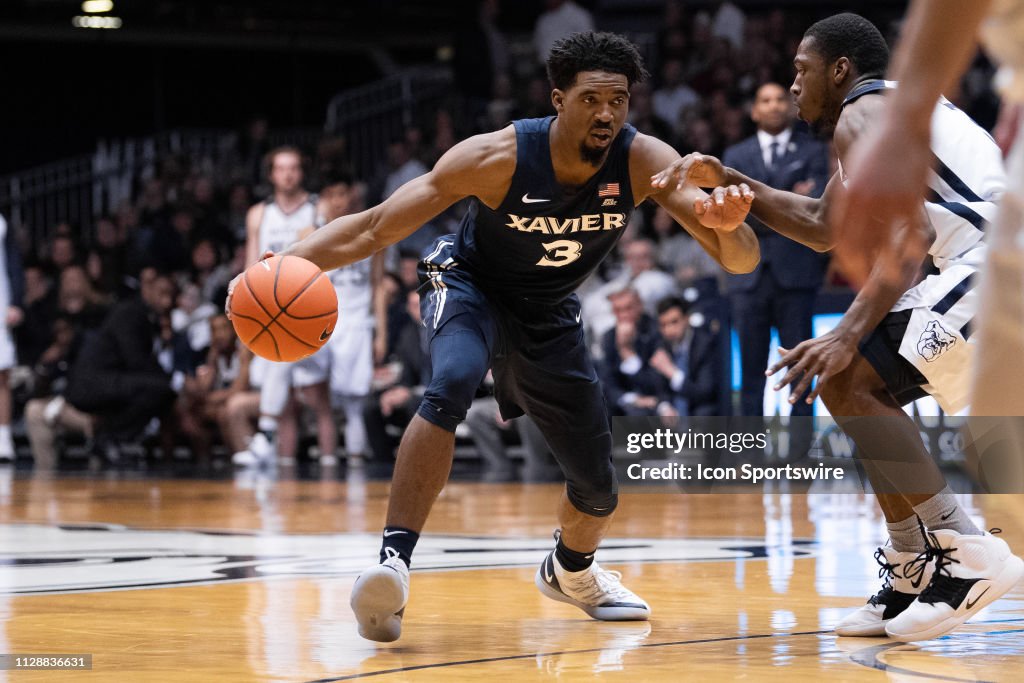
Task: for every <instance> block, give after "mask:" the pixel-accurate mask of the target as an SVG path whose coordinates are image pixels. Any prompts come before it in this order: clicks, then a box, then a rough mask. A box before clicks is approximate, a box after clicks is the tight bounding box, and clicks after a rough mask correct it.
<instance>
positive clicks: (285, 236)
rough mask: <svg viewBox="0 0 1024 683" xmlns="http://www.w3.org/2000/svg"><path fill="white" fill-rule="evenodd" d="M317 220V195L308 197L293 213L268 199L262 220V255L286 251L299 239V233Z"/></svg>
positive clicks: (264, 206)
mask: <svg viewBox="0 0 1024 683" xmlns="http://www.w3.org/2000/svg"><path fill="white" fill-rule="evenodd" d="M315 220H316V195H314V194H311V195H309V197H308V199H307V200H306V201H305V202H303V203H302V205H300V206H299V208H297V209H295V210H294V211H292V212H291V213H285V212H284V211H282V210H281V207H280V206H278V204H277V202H275V201H273V200H268V201H267V202H266V203H265V204H264V205H263V220H262V221H260V255H261V256H262V255H263V254H264V252H267V251H272V252H274V253H275V254H276V253H277V252H279V251H284V250H285V249H286V248H288V247H290V246H291V245H292V244H294V243H295V242H297V241H298V239H299V233H300V232H301V231H302V230H303V229H304V228H308V227H309V226H311V225H313V224H314V221H315Z"/></svg>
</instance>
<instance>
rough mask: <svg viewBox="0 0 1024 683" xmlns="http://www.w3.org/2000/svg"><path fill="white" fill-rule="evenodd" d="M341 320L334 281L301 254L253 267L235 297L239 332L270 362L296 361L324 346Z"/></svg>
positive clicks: (233, 314)
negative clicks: (332, 282) (339, 318)
mask: <svg viewBox="0 0 1024 683" xmlns="http://www.w3.org/2000/svg"><path fill="white" fill-rule="evenodd" d="M337 321H338V295H337V294H336V293H335V291H334V285H332V284H331V281H330V279H328V277H327V276H326V275H324V273H323V272H322V271H321V270H320V269H319V268H317V267H316V265H314V264H313V263H311V262H310V261H307V260H306V259H304V258H300V257H298V256H272V257H270V258H268V259H265V260H263V261H259V262H257V263H254V264H253V265H251V266H249V268H248V269H247V270H246V271H245V274H244V275H243V276H242V279H241V281H240V282H239V283H238V285H237V286H236V287H235V290H234V293H233V294H232V295H231V322H232V324H234V326H235V334H237V335H238V338H239V339H241V340H242V343H243V344H245V345H246V347H248V348H249V350H251V351H252V352H253V353H255V354H256V355H257V356H260V357H262V358H266V359H267V360H273V361H279V362H291V361H297V360H301V359H303V358H305V357H307V356H311V355H313V354H314V353H316V352H317V351H319V350H320V347H321V346H323V345H324V344H325V343H326V342H327V340H328V339H330V337H331V333H332V332H334V325H335V323H336V322H337Z"/></svg>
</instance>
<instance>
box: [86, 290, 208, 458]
mask: <svg viewBox="0 0 1024 683" xmlns="http://www.w3.org/2000/svg"><path fill="white" fill-rule="evenodd" d="M140 294H141V296H139V297H136V298H133V299H129V300H127V301H124V302H122V303H120V304H118V305H117V306H115V307H114V308H113V309H112V310H111V311H110V313H109V314H108V315H107V317H106V319H105V320H104V322H103V324H102V325H101V326H100V328H99V330H97V331H96V332H95V333H94V334H92V335H90V336H89V337H88V338H86V339H85V340H84V341H83V343H82V349H81V351H80V352H79V354H78V357H77V359H76V360H75V364H74V366H73V368H72V370H71V373H70V376H69V378H68V386H67V392H66V398H67V401H68V403H70V404H71V405H72V406H74V407H75V408H77V409H78V410H81V411H83V412H85V413H89V414H92V415H93V416H95V417H96V420H97V422H96V428H95V449H96V454H97V455H100V456H102V457H104V458H106V459H107V460H109V461H111V462H116V461H117V460H119V459H120V450H119V448H120V445H121V444H123V443H126V442H131V441H133V440H135V439H136V438H138V436H139V435H140V433H141V432H142V431H143V429H144V428H145V427H146V425H147V424H148V423H149V421H150V420H151V419H152V418H154V417H161V416H164V415H167V414H169V411H170V408H171V407H172V406H173V404H174V400H175V397H176V395H177V392H178V391H179V390H180V389H181V387H182V386H183V385H184V380H185V374H186V373H187V372H188V371H189V370H190V367H189V362H190V361H191V360H192V359H191V355H192V354H191V353H190V352H189V349H188V345H187V342H186V341H185V340H184V338H182V337H181V336H180V335H175V334H174V333H173V332H172V330H171V323H170V312H171V308H172V306H173V305H174V296H175V288H174V281H173V280H172V279H171V277H170V276H169V275H166V274H162V273H160V274H156V275H152V276H151V277H148V278H146V279H145V280H143V282H142V286H141V288H140Z"/></svg>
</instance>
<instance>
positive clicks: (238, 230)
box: [221, 183, 252, 244]
mask: <svg viewBox="0 0 1024 683" xmlns="http://www.w3.org/2000/svg"><path fill="white" fill-rule="evenodd" d="M250 206H252V193H251V192H250V191H249V186H248V185H246V184H245V183H233V184H232V185H231V187H229V188H228V203H227V207H226V209H225V211H224V214H223V218H222V219H221V220H222V222H223V223H224V224H226V225H227V226H228V232H229V233H230V234H231V238H232V243H233V244H239V243H242V242H245V236H246V227H245V217H246V216H247V215H248V213H249V207H250Z"/></svg>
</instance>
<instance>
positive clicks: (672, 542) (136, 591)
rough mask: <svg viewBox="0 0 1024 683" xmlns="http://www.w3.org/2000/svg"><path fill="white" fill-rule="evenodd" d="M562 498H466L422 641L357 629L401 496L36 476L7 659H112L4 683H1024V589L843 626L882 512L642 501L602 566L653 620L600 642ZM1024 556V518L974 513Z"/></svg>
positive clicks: (22, 498) (463, 494)
mask: <svg viewBox="0 0 1024 683" xmlns="http://www.w3.org/2000/svg"><path fill="white" fill-rule="evenodd" d="M558 493H559V489H558V487H557V486H554V485H525V486H524V485H486V484H462V483H453V484H451V485H449V486H448V488H446V490H445V492H444V493H443V494H442V497H441V499H440V500H439V501H438V505H437V507H436V509H435V515H434V516H432V518H431V522H430V526H428V528H427V533H426V535H425V536H424V540H423V541H422V542H421V544H420V546H419V547H418V548H417V550H416V554H415V556H414V564H413V568H414V571H413V575H412V594H411V599H410V603H409V606H408V608H407V610H406V615H405V622H404V630H403V636H402V639H401V640H399V641H398V642H396V643H391V644H386V645H382V644H377V643H372V642H369V641H365V640H363V639H361V638H359V636H358V635H357V634H356V629H355V623H354V621H353V618H352V615H351V612H350V611H349V608H348V595H349V591H350V589H351V585H352V582H353V580H354V578H355V575H356V574H357V573H358V572H359V571H360V570H361V569H362V568H363V567H364V566H365V565H366V564H367V563H368V562H370V561H372V560H373V558H374V556H375V554H376V551H377V545H378V533H379V528H380V526H381V524H382V522H383V514H384V507H385V504H386V494H387V485H386V484H385V483H379V482H358V481H355V482H349V483H345V482H338V481H307V482H299V481H272V480H267V481H262V482H260V481H237V482H231V481H222V482H212V481H211V482H195V481H191V482H190V481H163V480H153V481H147V480H132V481H126V480H123V479H116V478H115V479H109V480H100V479H76V480H71V479H56V480H40V479H14V480H9V481H8V482H7V483H6V485H3V486H0V613H2V615H3V618H2V625H0V652H4V653H17V652H36V653H39V652H50V653H92V654H93V655H94V657H93V670H92V671H91V672H74V673H70V672H65V673H64V674H55V673H53V672H27V671H22V672H0V680H7V681H51V680H61V679H60V678H58V677H57V676H58V675H64V676H66V677H67V680H72V679H71V676H73V677H74V678H73V680H76V681H77V680H86V681H89V680H96V681H101V680H102V681H109V680H132V681H210V680H217V681H334V680H351V679H355V678H363V677H370V678H372V679H373V680H403V681H404V680H412V681H417V680H445V681H448V680H456V681H458V680H480V679H485V678H490V679H493V680H548V679H551V678H554V677H556V676H557V677H559V678H560V679H561V680H592V679H594V678H601V679H605V678H610V679H615V680H652V679H656V678H661V679H665V680H680V679H687V680H715V679H728V680H731V679H735V678H740V677H745V678H747V679H749V680H763V679H779V680H795V679H810V678H821V677H830V678H836V679H839V680H879V681H881V680H897V681H904V680H907V681H911V680H929V679H940V680H956V681H967V680H1008V679H1009V678H1010V677H1011V676H1013V675H1014V672H1017V671H1019V668H1020V663H1021V661H1022V660H1024V657H1022V655H1024V589H1022V588H1024V587H1021V586H1018V587H1017V588H1016V589H1014V590H1013V591H1011V593H1010V594H1009V595H1007V596H1006V597H1005V598H1003V599H1002V600H999V601H997V602H995V603H994V604H992V605H991V606H989V607H988V608H987V609H986V610H984V611H983V612H981V613H980V614H979V615H978V616H977V617H975V619H974V620H973V621H972V622H971V623H969V624H967V625H966V626H964V627H962V628H961V629H959V630H958V631H956V632H955V633H953V634H951V635H949V636H946V637H944V638H940V639H937V640H934V641H929V642H926V643H918V644H911V645H907V644H900V643H895V642H892V641H889V640H886V639H884V638H876V639H854V638H836V637H835V636H834V635H833V634H832V633H831V631H830V629H831V627H832V626H833V625H834V624H835V623H836V622H837V621H838V620H839V619H840V618H841V617H842V616H843V615H844V614H846V613H847V612H848V611H849V610H850V609H852V608H855V607H857V606H859V605H860V604H862V603H863V601H864V599H865V598H866V596H868V595H870V594H872V593H874V591H875V590H877V588H878V579H877V565H876V564H875V562H874V560H873V558H872V553H873V551H874V548H875V546H876V545H877V544H878V543H880V541H881V540H882V538H883V534H884V525H883V522H882V520H881V518H880V515H879V514H878V513H877V512H876V510H875V508H874V504H873V502H872V501H871V500H870V499H868V498H865V497H864V496H862V495H850V494H834V495H811V496H808V495H794V494H787V493H783V492H766V493H747V494H736V495H704V496H682V495H671V494H627V495H625V496H624V497H623V502H622V505H621V507H620V510H621V514H620V516H619V517H617V519H616V522H615V525H614V527H613V538H611V539H609V540H608V542H607V544H606V546H605V548H604V549H603V550H602V551H601V555H600V559H601V561H602V564H603V565H605V566H607V567H609V568H612V569H618V570H620V571H622V573H623V578H624V582H626V584H627V585H629V586H630V587H631V588H632V589H634V590H635V591H636V592H637V593H639V594H640V595H642V596H644V597H645V598H646V599H647V600H648V601H649V602H650V603H651V606H652V610H653V618H652V621H651V622H650V623H620V624H614V623H600V622H595V621H592V620H590V619H588V618H587V617H586V616H585V615H583V614H582V613H581V612H579V611H577V610H575V609H574V608H572V607H570V606H567V605H562V604H559V603H555V602H551V601H549V600H546V599H545V598H543V597H542V596H541V595H540V594H539V593H538V592H537V590H536V588H535V587H534V586H533V573H534V571H535V569H536V566H537V564H538V563H539V562H540V560H541V558H542V557H543V556H544V554H545V553H546V552H547V551H548V550H549V549H550V546H551V543H552V542H551V540H550V538H551V536H550V534H551V530H552V527H553V524H554V507H555V503H556V501H557V498H558ZM962 502H963V503H964V504H965V506H966V507H967V509H969V510H970V511H971V514H972V515H973V516H974V517H975V519H976V520H977V521H978V522H979V523H981V524H983V525H984V526H985V527H986V528H987V527H988V526H1001V527H1002V528H1003V529H1005V536H1004V537H1005V538H1006V540H1007V541H1008V542H1009V543H1010V544H1011V545H1012V546H1015V547H1017V548H1021V547H1024V534H1021V533H1020V532H1019V529H1020V528H1021V525H1022V523H1024V502H1022V501H1021V500H1020V499H1019V497H1012V496H981V497H977V498H971V497H965V498H963V500H962Z"/></svg>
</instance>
